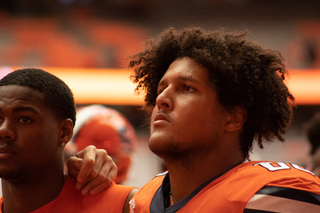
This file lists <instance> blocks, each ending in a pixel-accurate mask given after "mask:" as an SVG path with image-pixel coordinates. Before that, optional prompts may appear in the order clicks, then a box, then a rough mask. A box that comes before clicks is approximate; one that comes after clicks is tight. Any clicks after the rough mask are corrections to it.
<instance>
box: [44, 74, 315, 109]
mask: <svg viewBox="0 0 320 213" xmlns="http://www.w3.org/2000/svg"><path fill="white" fill-rule="evenodd" d="M44 69H45V70H47V71H48V72H51V73H52V74H54V75H56V76H58V77H60V78H61V79H62V80H64V81H65V82H66V83H67V84H68V85H69V86H70V88H71V89H72V91H73V93H74V96H75V100H76V102H77V103H79V104H91V103H100V104H110V105H141V104H143V95H137V94H135V93H134V88H135V85H134V84H133V83H132V82H131V81H130V77H129V76H130V74H131V72H130V71H129V70H126V69H87V68H73V69H72V68H44ZM286 82H287V85H288V87H289V89H290V91H291V92H292V93H293V95H294V96H295V98H296V103H297V104H298V105H320V70H290V76H289V77H288V78H287V80H286Z"/></svg>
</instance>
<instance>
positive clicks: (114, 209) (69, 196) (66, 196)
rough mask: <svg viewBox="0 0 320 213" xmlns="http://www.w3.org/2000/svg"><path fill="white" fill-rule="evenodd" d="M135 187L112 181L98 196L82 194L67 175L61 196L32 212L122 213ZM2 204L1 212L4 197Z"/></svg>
mask: <svg viewBox="0 0 320 213" xmlns="http://www.w3.org/2000/svg"><path fill="white" fill-rule="evenodd" d="M133 188H134V187H131V186H122V185H117V184H115V183H112V184H111V185H110V186H109V187H108V188H107V189H106V190H104V191H103V192H102V193H100V194H98V195H96V196H82V195H81V192H80V191H79V190H77V189H76V187H75V180H74V179H73V178H70V177H68V176H67V178H66V181H65V184H64V186H63V189H62V191H61V192H60V194H59V196H58V197H57V198H56V199H54V200H53V201H51V202H50V203H47V204H46V205H44V206H42V207H40V208H39V209H36V210H34V211H32V213H64V212H70V213H71V212H77V213H99V212H101V213H102V212H104V213H105V212H109V213H121V212H122V208H123V206H124V202H125V200H126V198H127V196H128V194H129V193H130V192H131V190H132V189H133ZM0 204H1V205H0V206H1V209H0V213H2V205H3V199H2V198H1V199H0Z"/></svg>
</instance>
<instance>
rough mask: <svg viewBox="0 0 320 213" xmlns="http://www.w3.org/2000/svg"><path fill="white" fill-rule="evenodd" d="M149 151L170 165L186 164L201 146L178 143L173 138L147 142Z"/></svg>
mask: <svg viewBox="0 0 320 213" xmlns="http://www.w3.org/2000/svg"><path fill="white" fill-rule="evenodd" d="M149 148H150V150H151V151H152V152H153V153H154V154H156V155H157V156H159V157H160V158H162V159H163V160H165V161H167V162H170V163H179V162H180V163H183V164H186V163H187V162H189V161H190V160H191V159H193V156H195V155H197V154H198V153H199V150H200V149H203V147H201V146H196V145H190V144H186V143H184V142H179V141H177V140H175V139H174V138H172V137H171V138H168V139H166V141H157V142H155V141H149Z"/></svg>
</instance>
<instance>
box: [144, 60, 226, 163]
mask: <svg viewBox="0 0 320 213" xmlns="http://www.w3.org/2000/svg"><path fill="white" fill-rule="evenodd" d="M226 116H227V112H226V111H225V110H224V108H223V107H222V105H221V104H220V103H219V100H218V97H217V94H216V92H215V91H214V90H213V88H212V86H211V82H210V80H209V76H208V71H207V69H206V68H204V67H203V66H201V65H199V64H198V63H196V62H195V61H194V60H193V59H191V58H187V57H185V58H180V59H177V60H175V61H174V62H173V63H172V64H171V65H170V67H169V68H168V70H167V72H166V73H165V75H164V76H163V77H162V79H161V80H160V82H159V85H158V97H157V100H156V106H155V107H154V110H153V113H152V117H151V137H150V141H149V142H150V143H149V147H150V149H151V150H152V151H153V152H154V153H155V154H157V155H159V156H160V157H162V158H167V159H177V160H178V159H179V160H180V159H181V158H186V157H188V156H190V155H200V154H203V153H207V152H210V151H211V150H212V149H215V147H216V146H218V145H220V144H221V143H220V142H221V141H223V137H222V135H223V133H224V123H225V120H226Z"/></svg>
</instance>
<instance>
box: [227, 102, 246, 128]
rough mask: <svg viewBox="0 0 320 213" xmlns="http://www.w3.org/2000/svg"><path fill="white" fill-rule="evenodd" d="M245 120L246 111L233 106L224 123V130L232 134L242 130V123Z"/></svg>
mask: <svg viewBox="0 0 320 213" xmlns="http://www.w3.org/2000/svg"><path fill="white" fill-rule="evenodd" d="M246 120H247V111H246V110H245V109H244V108H243V107H240V106H235V107H234V108H233V109H232V110H230V111H229V117H228V119H227V121H226V127H225V130H226V131H227V132H234V131H239V130H242V127H243V125H244V123H245V122H246Z"/></svg>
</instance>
